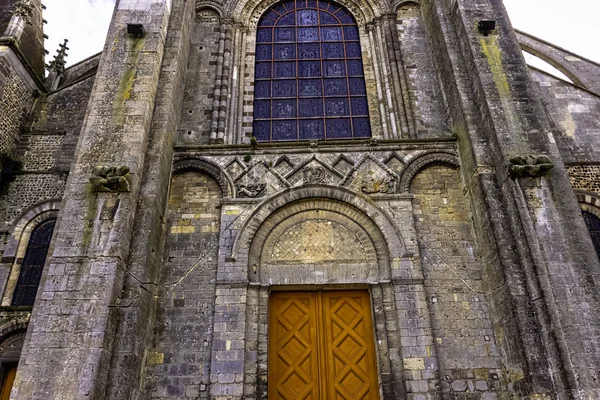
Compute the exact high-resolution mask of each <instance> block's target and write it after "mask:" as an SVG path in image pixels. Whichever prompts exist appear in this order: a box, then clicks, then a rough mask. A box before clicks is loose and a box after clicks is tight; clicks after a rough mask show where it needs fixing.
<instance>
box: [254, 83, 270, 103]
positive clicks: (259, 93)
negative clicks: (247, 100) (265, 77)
mask: <svg viewBox="0 0 600 400" xmlns="http://www.w3.org/2000/svg"><path fill="white" fill-rule="evenodd" d="M254 97H255V98H259V99H265V98H267V99H268V98H269V97H271V81H256V82H255V83H254Z"/></svg>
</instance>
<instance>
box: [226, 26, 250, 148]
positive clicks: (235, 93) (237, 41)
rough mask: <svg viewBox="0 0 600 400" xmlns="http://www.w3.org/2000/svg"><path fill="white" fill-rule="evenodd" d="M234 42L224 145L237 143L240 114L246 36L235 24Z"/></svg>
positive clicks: (242, 29)
mask: <svg viewBox="0 0 600 400" xmlns="http://www.w3.org/2000/svg"><path fill="white" fill-rule="evenodd" d="M234 28H235V29H234V31H235V32H234V42H233V48H234V49H235V51H234V53H233V60H232V66H233V67H232V74H231V77H230V79H229V80H230V85H229V87H230V91H231V95H230V96H229V107H228V108H229V109H230V110H231V112H230V113H229V119H228V121H227V126H226V127H225V131H226V132H227V135H226V136H227V140H226V143H229V144H234V143H238V136H239V135H238V121H239V119H240V118H239V115H240V114H239V113H240V108H239V104H240V95H241V93H240V90H239V88H240V82H243V77H242V76H241V74H242V73H243V69H244V68H243V65H244V62H243V58H242V57H243V53H244V40H245V36H246V32H245V28H244V27H243V26H241V25H239V24H236V25H235V27H234Z"/></svg>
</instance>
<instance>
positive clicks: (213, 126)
mask: <svg viewBox="0 0 600 400" xmlns="http://www.w3.org/2000/svg"><path fill="white" fill-rule="evenodd" d="M225 30H226V25H225V24H223V21H221V28H220V32H219V52H218V54H217V67H216V73H215V90H214V91H213V111H212V121H211V123H210V139H209V140H210V143H215V142H216V140H217V130H218V128H219V104H220V98H221V96H220V95H221V82H222V76H223V53H224V49H225Z"/></svg>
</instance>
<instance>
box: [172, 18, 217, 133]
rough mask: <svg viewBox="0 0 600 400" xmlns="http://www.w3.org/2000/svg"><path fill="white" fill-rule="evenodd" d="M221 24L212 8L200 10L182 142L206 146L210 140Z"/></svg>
mask: <svg viewBox="0 0 600 400" xmlns="http://www.w3.org/2000/svg"><path fill="white" fill-rule="evenodd" d="M219 21H220V20H219V16H218V14H217V13H215V12H214V11H212V10H209V9H203V10H201V11H199V12H198V13H197V16H196V22H195V23H194V31H193V33H192V37H191V41H192V45H191V47H190V56H189V61H188V69H187V75H186V84H185V92H184V98H183V112H182V115H181V124H180V126H179V141H180V142H182V143H194V144H207V143H208V140H209V136H210V130H211V115H212V112H213V98H214V90H215V75H216V70H217V58H218V54H219V53H218V52H219V36H220V29H219V25H220V22H219Z"/></svg>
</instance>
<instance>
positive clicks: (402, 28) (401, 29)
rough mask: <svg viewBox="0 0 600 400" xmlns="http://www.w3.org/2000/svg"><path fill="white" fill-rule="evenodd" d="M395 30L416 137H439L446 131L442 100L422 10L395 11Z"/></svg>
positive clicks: (408, 7)
mask: <svg viewBox="0 0 600 400" xmlns="http://www.w3.org/2000/svg"><path fill="white" fill-rule="evenodd" d="M396 28H397V32H398V38H399V41H400V46H401V48H402V60H403V63H404V73H405V74H406V77H407V85H408V92H409V98H410V103H411V104H410V108H409V110H412V113H413V115H414V118H415V129H416V136H417V137H440V136H443V134H444V133H447V132H448V131H449V129H448V124H447V122H446V112H445V109H444V98H443V96H442V93H441V87H440V84H439V80H438V75H437V70H436V67H435V64H434V62H433V57H432V54H431V51H430V48H429V42H428V39H427V33H426V31H425V25H424V23H423V18H422V16H421V7H420V6H418V5H416V4H413V3H408V4H406V5H404V6H402V7H400V9H399V10H398V14H397V19H396Z"/></svg>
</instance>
